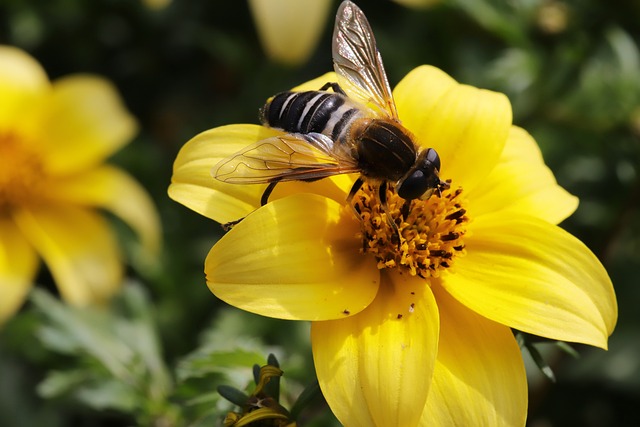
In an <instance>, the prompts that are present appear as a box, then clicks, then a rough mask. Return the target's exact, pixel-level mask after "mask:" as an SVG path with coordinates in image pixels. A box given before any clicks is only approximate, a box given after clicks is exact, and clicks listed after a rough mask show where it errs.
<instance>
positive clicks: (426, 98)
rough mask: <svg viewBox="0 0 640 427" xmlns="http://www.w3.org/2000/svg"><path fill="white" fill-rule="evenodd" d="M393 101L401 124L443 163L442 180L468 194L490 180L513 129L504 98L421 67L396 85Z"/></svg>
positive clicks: (508, 104)
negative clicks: (490, 174)
mask: <svg viewBox="0 0 640 427" xmlns="http://www.w3.org/2000/svg"><path fill="white" fill-rule="evenodd" d="M393 94H394V97H395V101H396V106H397V108H398V114H399V116H400V120H402V122H403V124H404V125H405V126H406V127H407V128H408V129H409V130H410V131H411V132H413V133H414V135H415V136H416V138H417V141H418V143H419V144H420V145H421V146H423V147H433V148H435V149H436V151H437V152H438V154H439V155H440V159H441V162H442V169H441V174H440V175H441V177H442V178H443V179H452V180H453V185H454V186H462V187H463V188H464V189H465V190H467V191H469V190H471V189H472V188H473V187H475V186H476V185H477V184H479V183H481V182H482V180H483V179H484V178H485V177H486V176H487V175H488V174H489V172H490V171H491V170H492V169H493V167H494V166H495V164H496V163H497V161H498V158H499V157H500V153H501V152H502V148H503V147H504V144H505V143H506V140H507V135H508V133H509V129H510V127H511V104H510V103H509V100H508V99H507V97H506V96H504V95H503V94H501V93H497V92H491V91H488V90H482V89H477V88H474V87H471V86H467V85H461V84H458V83H456V82H455V81H454V80H453V79H452V78H451V77H449V76H448V75H447V74H445V73H444V72H443V71H441V70H439V69H437V68H435V67H430V66H422V67H418V68H416V69H414V70H413V71H411V72H410V73H409V74H407V76H405V78H403V79H402V81H400V83H398V86H397V87H396V88H395V90H394V92H393Z"/></svg>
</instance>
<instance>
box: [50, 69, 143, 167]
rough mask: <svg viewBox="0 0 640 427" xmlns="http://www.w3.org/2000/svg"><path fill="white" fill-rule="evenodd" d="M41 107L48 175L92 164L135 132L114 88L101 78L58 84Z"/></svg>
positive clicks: (73, 79)
mask: <svg viewBox="0 0 640 427" xmlns="http://www.w3.org/2000/svg"><path fill="white" fill-rule="evenodd" d="M45 107H46V108H43V111H44V113H43V114H44V116H43V118H42V123H41V125H42V132H43V134H42V137H41V139H40V141H39V144H40V145H39V146H40V148H41V150H42V151H43V152H44V155H43V158H44V159H45V161H46V162H47V164H46V167H47V169H48V170H49V171H50V172H51V173H59V174H67V173H71V172H76V171H79V170H84V169H86V168H88V167H91V166H94V165H96V164H98V163H100V162H102V161H103V160H104V159H105V158H107V157H108V156H110V155H111V154H113V153H114V152H116V151H118V150H119V149H120V148H122V146H124V145H125V144H128V143H129V142H130V141H131V139H132V138H133V137H134V135H135V133H136V132H137V123H136V120H135V119H134V117H133V116H132V115H131V114H129V112H128V111H127V110H126V107H125V105H124V103H123V101H122V99H121V98H120V95H119V94H118V92H117V90H116V88H115V87H114V86H113V84H112V83H110V82H109V81H107V80H105V79H102V78H100V77H96V76H90V75H75V76H69V77H64V78H62V79H59V80H57V81H56V82H54V84H53V91H52V94H51V98H50V99H49V102H48V104H47V105H46V106H45Z"/></svg>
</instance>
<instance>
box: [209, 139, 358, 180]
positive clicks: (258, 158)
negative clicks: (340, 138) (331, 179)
mask: <svg viewBox="0 0 640 427" xmlns="http://www.w3.org/2000/svg"><path fill="white" fill-rule="evenodd" d="M318 144H320V145H318ZM316 145H318V147H319V148H322V151H321V150H320V149H319V148H317V147H316ZM332 145H333V144H332V143H331V144H329V142H328V141H327V140H326V139H325V138H319V137H318V134H311V135H302V134H285V135H280V136H275V137H272V138H268V139H264V140H261V141H258V142H256V143H255V144H252V145H250V146H248V147H246V148H245V149H243V150H242V151H239V152H238V153H236V154H234V155H233V156H231V157H229V158H227V159H225V160H222V161H221V162H220V163H218V164H217V165H216V166H214V167H213V169H212V171H211V174H212V175H213V176H214V177H215V178H216V179H218V180H220V181H222V182H227V183H230V184H259V183H267V182H274V181H296V180H299V181H305V180H315V179H320V178H325V177H328V176H332V175H338V174H343V173H353V172H358V169H357V168H356V165H355V164H354V162H349V161H347V159H343V160H342V161H341V160H340V159H337V158H335V157H333V156H332V155H331V154H330V153H329V152H328V151H329V150H331V149H332Z"/></svg>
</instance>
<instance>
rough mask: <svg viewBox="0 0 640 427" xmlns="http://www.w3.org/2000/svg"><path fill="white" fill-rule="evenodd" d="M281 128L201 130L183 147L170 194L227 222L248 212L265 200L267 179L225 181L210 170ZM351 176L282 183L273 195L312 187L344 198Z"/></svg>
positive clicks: (187, 205)
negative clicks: (246, 182)
mask: <svg viewBox="0 0 640 427" xmlns="http://www.w3.org/2000/svg"><path fill="white" fill-rule="evenodd" d="M280 133H281V132H279V131H276V130H273V129H267V128H265V127H263V126H258V125H229V126H221V127H217V128H214V129H210V130H208V131H205V132H202V133H201V134H199V135H196V136H195V137H194V138H193V139H191V140H190V141H189V142H187V143H186V144H185V145H184V146H183V147H182V149H181V150H180V153H178V157H177V158H176V160H175V162H174V165H173V176H172V177H171V185H170V186H169V197H171V198H172V199H173V200H175V201H177V202H179V203H182V204H183V205H185V206H186V207H188V208H189V209H192V210H194V211H196V212H198V213H199V214H201V215H204V216H206V217H208V218H211V219H213V220H214V221H217V222H220V223H223V224H224V223H226V222H230V221H235V220H238V219H240V218H243V217H245V216H247V215H248V214H249V213H251V212H253V211H254V210H255V209H257V208H258V207H259V206H260V197H261V196H262V193H263V192H264V189H265V188H266V184H252V185H239V184H227V183H223V182H220V181H218V180H216V179H215V178H214V177H213V176H211V169H212V168H213V167H214V166H215V165H216V164H217V163H218V162H219V161H221V160H223V159H226V158H228V157H230V156H232V155H233V154H234V153H236V152H238V151H240V150H241V149H243V148H245V147H247V146H248V145H251V144H253V143H255V142H257V141H260V140H262V139H266V138H270V137H272V136H275V135H279V134H280ZM350 182H352V181H350V178H348V177H345V176H342V177H335V178H331V179H323V180H320V181H316V182H311V183H307V182H304V183H301V182H287V183H281V184H278V185H277V186H276V189H275V191H274V192H273V195H272V196H271V197H270V198H269V200H270V201H272V200H276V199H278V198H280V197H283V196H286V195H289V194H293V193H295V192H310V193H317V194H322V195H325V196H327V197H331V198H333V199H334V200H338V201H344V200H345V199H346V192H347V191H348V189H349V188H350V184H349V183H350Z"/></svg>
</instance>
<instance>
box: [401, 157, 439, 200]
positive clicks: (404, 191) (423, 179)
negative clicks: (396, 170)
mask: <svg viewBox="0 0 640 427" xmlns="http://www.w3.org/2000/svg"><path fill="white" fill-rule="evenodd" d="M436 156H437V154H436ZM429 187H430V185H429V179H428V178H427V176H426V175H425V174H424V172H423V171H422V170H420V169H417V170H415V171H414V172H413V173H412V174H411V175H409V176H408V177H406V178H405V180H404V181H402V183H401V184H400V186H399V187H398V195H399V196H400V197H402V198H403V199H405V200H413V199H417V198H418V197H420V196H422V195H423V194H424V193H425V191H427V190H428V189H429Z"/></svg>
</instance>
